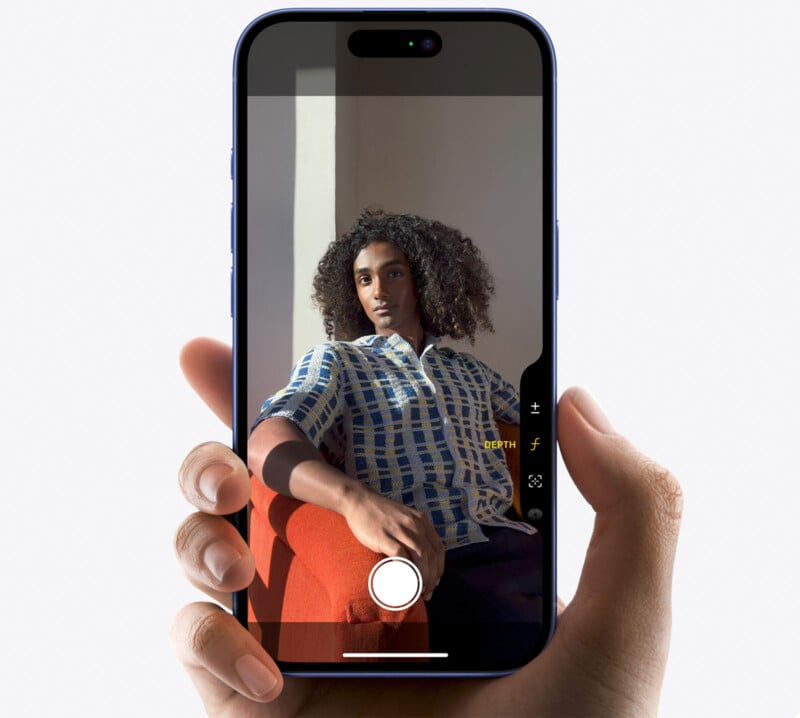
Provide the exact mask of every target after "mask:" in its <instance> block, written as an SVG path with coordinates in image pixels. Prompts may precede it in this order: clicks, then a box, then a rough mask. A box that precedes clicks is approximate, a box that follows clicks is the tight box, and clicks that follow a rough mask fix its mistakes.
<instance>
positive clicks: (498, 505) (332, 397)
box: [254, 334, 536, 549]
mask: <svg viewBox="0 0 800 718" xmlns="http://www.w3.org/2000/svg"><path fill="white" fill-rule="evenodd" d="M437 344H438V339H436V338H428V337H426V346H425V350H424V351H423V352H422V354H421V355H420V356H417V354H416V352H415V351H414V349H413V347H412V346H411V345H410V344H409V343H408V342H407V341H406V340H405V339H403V337H401V336H400V335H399V334H393V335H391V336H390V337H384V336H379V335H371V336H366V337H361V338H360V339H357V340H356V341H354V342H340V341H336V342H326V343H324V344H319V345H317V346H315V347H314V348H313V349H311V350H310V351H309V352H308V353H307V354H306V355H305V356H304V357H303V358H302V359H301V360H300V361H299V362H298V363H297V365H296V366H295V367H294V370H293V371H292V377H291V380H290V382H289V384H288V386H286V387H285V388H284V389H281V390H280V391H279V392H278V393H277V394H275V395H274V396H272V397H270V398H269V399H267V401H266V402H264V405H263V406H262V408H261V415H260V416H259V418H258V420H257V421H256V424H255V426H257V425H258V424H259V423H260V422H261V421H263V420H264V419H267V418H269V417H272V416H282V417H286V418H287V419H290V420H291V421H293V422H294V423H295V424H296V425H297V426H298V427H299V428H300V429H301V430H302V431H303V433H304V434H305V435H306V436H307V437H308V439H309V441H311V443H312V444H314V446H316V447H317V448H319V449H322V450H323V451H324V453H325V455H326V458H327V459H328V460H329V461H330V462H331V463H332V464H333V465H334V466H336V467H337V468H339V469H341V470H342V471H344V472H345V473H346V474H347V475H348V476H352V477H354V478H356V479H358V480H359V481H361V482H363V483H364V484H366V485H367V486H369V487H370V488H372V489H373V490H374V491H376V492H378V493H380V494H381V495H383V496H386V497H388V498H390V499H393V500H395V501H399V502H402V503H404V504H406V505H408V506H413V507H414V508H416V509H418V510H420V511H423V512H424V513H426V514H427V515H428V517H429V518H430V520H431V523H432V524H433V526H434V528H435V529H436V531H437V533H438V534H439V536H440V537H441V539H442V541H443V542H444V545H445V548H448V549H449V548H455V547H457V546H465V545H467V544H471V543H478V542H481V541H487V540H488V539H487V538H486V537H485V536H484V534H483V531H481V528H480V524H484V525H487V526H509V527H511V528H514V529H517V530H519V531H523V532H525V533H528V534H533V533H536V529H535V528H533V527H532V526H530V525H529V524H526V523H522V522H520V521H512V520H510V519H507V518H505V517H504V514H505V513H506V512H507V511H508V509H509V507H510V506H511V501H512V492H513V485H512V482H511V476H510V474H509V471H508V467H507V466H506V461H505V454H504V452H503V449H502V448H496V449H486V448H484V447H485V445H486V444H485V442H499V441H500V432H499V429H498V428H497V424H496V423H495V418H497V419H499V420H501V421H505V422H508V423H511V424H518V423H519V396H518V394H517V391H516V389H514V387H513V386H512V385H511V384H509V383H508V382H507V381H505V380H504V379H503V378H502V377H501V376H500V375H499V374H498V373H497V372H495V371H493V370H492V369H490V368H489V367H488V366H486V364H484V363H483V362H481V361H479V360H478V359H476V358H475V357H473V356H472V355H470V354H465V353H461V352H456V351H453V350H452V349H448V348H440V347H438V346H437ZM254 428H255V427H254ZM493 446H498V447H501V446H502V444H500V443H495V444H493Z"/></svg>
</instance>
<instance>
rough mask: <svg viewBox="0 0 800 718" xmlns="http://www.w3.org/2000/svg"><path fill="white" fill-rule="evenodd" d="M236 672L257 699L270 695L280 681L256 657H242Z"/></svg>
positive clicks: (236, 664)
mask: <svg viewBox="0 0 800 718" xmlns="http://www.w3.org/2000/svg"><path fill="white" fill-rule="evenodd" d="M235 666H236V672H237V673H238V674H239V678H241V679H242V682H243V683H244V684H245V685H246V686H247V689H248V690H249V691H250V692H251V693H252V694H253V695H254V696H257V697H259V698H260V697H261V696H263V695H266V694H267V693H269V692H270V691H271V690H272V689H273V688H274V687H275V685H276V684H277V683H278V679H277V678H276V677H275V676H274V675H273V674H272V672H271V671H270V670H269V668H267V667H266V666H265V665H264V664H263V663H262V662H261V661H259V660H258V658H256V657H255V656H242V657H241V658H239V659H238V660H237V661H236V663H235Z"/></svg>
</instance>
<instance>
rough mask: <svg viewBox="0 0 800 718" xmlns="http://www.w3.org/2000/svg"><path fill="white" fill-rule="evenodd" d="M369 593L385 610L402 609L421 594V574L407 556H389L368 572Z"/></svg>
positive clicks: (412, 602) (411, 603)
mask: <svg viewBox="0 0 800 718" xmlns="http://www.w3.org/2000/svg"><path fill="white" fill-rule="evenodd" d="M368 586H369V595H370V596H372V600H373V601H375V603H377V604H378V605H379V606H380V607H381V608H385V609H386V610H387V611H404V610H405V609H406V608H408V607H409V606H411V605H413V604H414V602H415V601H416V600H417V599H418V598H419V597H420V595H421V594H422V574H421V573H420V572H419V569H418V568H417V567H416V566H415V565H414V564H413V563H411V561H409V560H408V559H407V558H401V557H399V556H390V557H389V558H384V559H382V560H380V561H378V563H376V564H375V565H374V566H373V567H372V571H370V572H369V584H368Z"/></svg>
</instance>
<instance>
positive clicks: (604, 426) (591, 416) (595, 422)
mask: <svg viewBox="0 0 800 718" xmlns="http://www.w3.org/2000/svg"><path fill="white" fill-rule="evenodd" d="M573 403H574V404H575V407H576V408H577V409H578V411H579V412H580V414H581V416H582V417H583V418H584V419H586V421H587V422H588V423H589V425H590V426H591V427H592V428H594V429H596V430H597V431H599V432H600V433H601V434H614V433H616V432H615V431H614V427H613V426H612V425H611V422H610V421H609V419H608V417H607V416H606V415H605V412H604V411H603V410H602V409H601V408H600V404H598V403H597V400H596V399H595V398H594V397H593V396H592V394H591V392H590V391H589V390H588V389H584V388H583V387H581V388H580V389H579V390H578V391H577V392H576V393H575V395H574V400H573Z"/></svg>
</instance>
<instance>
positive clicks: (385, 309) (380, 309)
mask: <svg viewBox="0 0 800 718" xmlns="http://www.w3.org/2000/svg"><path fill="white" fill-rule="evenodd" d="M391 309H394V307H393V306H392V305H391V304H381V306H379V307H375V309H373V311H374V312H375V314H385V313H386V312H388V311H390V310H391Z"/></svg>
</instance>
